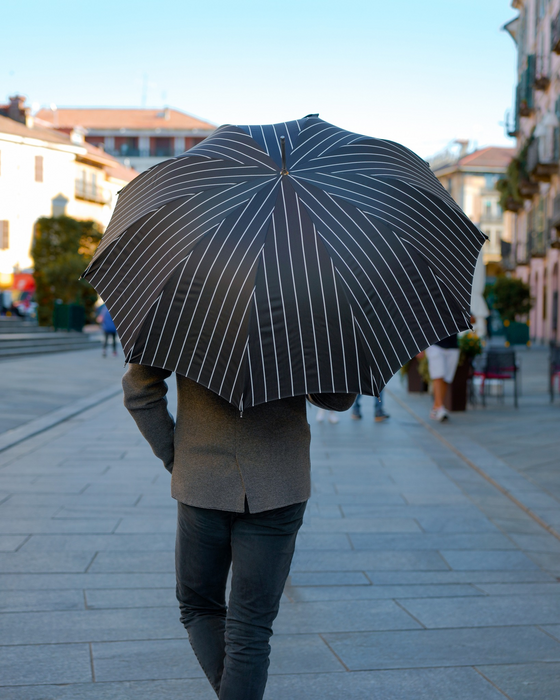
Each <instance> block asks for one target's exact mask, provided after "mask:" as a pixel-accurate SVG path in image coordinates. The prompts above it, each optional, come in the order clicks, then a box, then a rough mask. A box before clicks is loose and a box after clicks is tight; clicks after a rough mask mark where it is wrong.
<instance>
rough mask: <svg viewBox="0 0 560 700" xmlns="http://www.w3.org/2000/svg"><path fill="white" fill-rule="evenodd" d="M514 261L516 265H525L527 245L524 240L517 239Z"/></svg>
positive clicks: (527, 258) (527, 254)
mask: <svg viewBox="0 0 560 700" xmlns="http://www.w3.org/2000/svg"><path fill="white" fill-rule="evenodd" d="M515 262H516V264H517V265H527V264H528V262H529V246H528V244H527V242H526V241H518V242H517V245H516V246H515Z"/></svg>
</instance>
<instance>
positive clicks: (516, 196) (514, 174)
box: [504, 0, 560, 342]
mask: <svg viewBox="0 0 560 700" xmlns="http://www.w3.org/2000/svg"><path fill="white" fill-rule="evenodd" d="M511 5H512V7H513V8H515V9H517V10H519V15H518V16H517V17H516V18H514V19H513V20H511V22H509V23H508V24H506V25H505V27H504V29H506V30H507V31H508V32H509V33H510V35H511V36H512V38H513V40H514V41H515V43H516V45H517V75H518V84H517V89H516V95H515V106H514V108H513V112H512V114H511V115H510V118H509V119H508V132H509V135H510V136H515V137H516V138H517V149H516V158H515V159H514V163H513V165H514V167H513V168H512V169H511V170H510V172H509V174H508V186H509V190H510V194H511V196H510V198H509V204H508V207H510V208H511V210H512V212H513V214H512V215H513V217H514V229H513V238H512V254H511V268H512V269H513V270H514V274H515V275H516V276H517V277H519V278H521V279H523V280H524V281H526V282H528V283H529V284H530V286H531V291H532V296H533V298H534V300H535V306H534V308H533V310H532V311H531V315H530V325H531V336H532V339H533V340H536V341H540V342H550V341H554V342H560V329H559V323H558V315H559V311H560V307H559V304H560V302H559V296H558V295H559V289H560V175H559V170H558V166H559V163H560V0H513V2H512V3H511Z"/></svg>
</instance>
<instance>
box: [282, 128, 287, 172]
mask: <svg viewBox="0 0 560 700" xmlns="http://www.w3.org/2000/svg"><path fill="white" fill-rule="evenodd" d="M280 150H281V152H282V170H281V172H280V175H288V170H287V168H286V139H285V137H284V136H281V137H280Z"/></svg>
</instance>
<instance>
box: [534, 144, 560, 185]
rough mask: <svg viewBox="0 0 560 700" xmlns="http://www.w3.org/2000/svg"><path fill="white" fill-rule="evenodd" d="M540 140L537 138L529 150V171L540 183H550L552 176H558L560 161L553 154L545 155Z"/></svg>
mask: <svg viewBox="0 0 560 700" xmlns="http://www.w3.org/2000/svg"><path fill="white" fill-rule="evenodd" d="M539 145H540V139H538V138H535V139H534V140H533V141H532V142H531V143H530V144H529V148H528V150H527V171H528V173H529V175H530V176H531V177H532V178H534V179H535V180H539V181H540V182H550V178H551V177H552V175H557V174H558V161H556V160H555V159H554V157H553V155H551V154H543V153H542V152H541V151H542V149H541V148H539Z"/></svg>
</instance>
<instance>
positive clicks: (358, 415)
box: [352, 391, 390, 423]
mask: <svg viewBox="0 0 560 700" xmlns="http://www.w3.org/2000/svg"><path fill="white" fill-rule="evenodd" d="M384 393H385V392H384V391H382V392H381V393H380V394H379V398H377V399H376V397H375V396H374V397H373V406H374V409H373V412H374V418H373V419H374V421H375V422H376V423H382V422H383V421H384V420H387V418H389V417H390V416H389V414H388V413H385V410H384V408H383V394H384ZM361 399H362V395H361V394H358V396H356V400H355V401H354V405H353V406H352V418H353V420H362V411H361V406H360V403H361Z"/></svg>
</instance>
